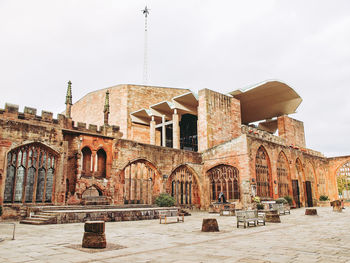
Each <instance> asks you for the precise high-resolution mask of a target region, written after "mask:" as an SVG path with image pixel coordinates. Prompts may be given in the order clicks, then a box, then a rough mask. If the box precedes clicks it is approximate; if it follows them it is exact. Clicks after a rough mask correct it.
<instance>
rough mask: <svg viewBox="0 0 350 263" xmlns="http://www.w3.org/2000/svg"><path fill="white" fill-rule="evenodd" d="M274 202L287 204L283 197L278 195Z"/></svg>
mask: <svg viewBox="0 0 350 263" xmlns="http://www.w3.org/2000/svg"><path fill="white" fill-rule="evenodd" d="M276 203H277V204H287V203H288V201H287V200H286V199H285V198H283V197H280V198H277V199H276Z"/></svg>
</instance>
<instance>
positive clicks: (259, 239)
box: [0, 207, 350, 263]
mask: <svg viewBox="0 0 350 263" xmlns="http://www.w3.org/2000/svg"><path fill="white" fill-rule="evenodd" d="M317 210H318V214H319V215H318V216H305V215H304V212H305V209H303V208H302V209H296V210H292V211H291V215H285V216H281V221H282V223H280V224H276V223H275V224H274V223H267V224H266V226H259V227H251V228H249V229H244V228H243V227H242V228H239V229H237V228H236V218H235V217H228V216H221V217H220V216H219V215H216V214H208V213H203V212H196V213H192V216H189V217H185V223H177V224H167V225H163V224H162V225H160V224H159V221H158V220H146V221H132V222H110V223H106V236H107V242H108V244H109V247H107V249H104V250H90V249H85V250H82V249H81V248H80V244H81V241H82V237H83V231H84V230H83V229H84V226H83V224H81V223H78V224H63V225H45V226H34V225H22V224H16V239H15V240H11V229H10V228H11V227H10V226H8V225H4V224H0V237H2V238H5V241H3V242H0V262H96V263H97V262H100V263H102V262H106V263H107V262H254V263H256V262H350V245H349V244H350V235H349V233H350V208H347V209H346V210H343V213H335V212H332V211H331V208H330V207H326V208H317ZM203 218H217V220H218V224H219V228H220V232H218V233H202V232H201V224H202V219H203Z"/></svg>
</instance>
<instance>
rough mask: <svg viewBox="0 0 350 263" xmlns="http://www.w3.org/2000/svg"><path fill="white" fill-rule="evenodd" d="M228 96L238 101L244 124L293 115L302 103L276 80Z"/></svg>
mask: <svg viewBox="0 0 350 263" xmlns="http://www.w3.org/2000/svg"><path fill="white" fill-rule="evenodd" d="M229 94H230V95H232V96H233V97H234V98H236V99H238V100H240V102H241V117H242V123H244V124H248V123H250V122H255V121H260V120H265V119H271V118H274V117H278V116H282V115H288V114H292V113H295V111H296V109H297V108H298V107H299V105H300V103H301V102H302V98H301V97H300V96H299V95H298V93H296V91H295V90H294V89H292V88H291V87H290V86H289V85H287V84H286V83H283V82H281V81H277V80H269V81H265V82H261V83H259V84H257V85H254V86H252V87H249V88H247V89H245V90H235V91H233V92H230V93H229Z"/></svg>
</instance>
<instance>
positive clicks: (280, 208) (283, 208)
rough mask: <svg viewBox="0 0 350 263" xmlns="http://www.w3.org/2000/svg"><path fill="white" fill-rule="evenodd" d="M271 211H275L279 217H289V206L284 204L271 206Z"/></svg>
mask: <svg viewBox="0 0 350 263" xmlns="http://www.w3.org/2000/svg"><path fill="white" fill-rule="evenodd" d="M272 209H273V210H277V212H278V214H279V215H286V214H289V215H290V207H289V205H284V204H272Z"/></svg>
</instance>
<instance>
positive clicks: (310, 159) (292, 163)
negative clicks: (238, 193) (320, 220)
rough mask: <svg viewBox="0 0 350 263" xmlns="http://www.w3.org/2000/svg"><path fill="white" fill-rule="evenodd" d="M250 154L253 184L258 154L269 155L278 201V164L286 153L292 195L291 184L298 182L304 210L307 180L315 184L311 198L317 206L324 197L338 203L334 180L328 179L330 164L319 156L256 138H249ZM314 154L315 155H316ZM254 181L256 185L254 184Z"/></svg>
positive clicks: (273, 196)
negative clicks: (320, 198)
mask: <svg viewBox="0 0 350 263" xmlns="http://www.w3.org/2000/svg"><path fill="white" fill-rule="evenodd" d="M247 138H248V152H249V159H250V162H249V170H250V174H251V180H250V181H251V184H252V185H254V184H255V182H256V154H257V152H258V149H259V147H263V149H264V150H265V151H266V153H267V155H268V163H269V173H270V176H271V178H270V189H271V191H272V192H271V193H270V194H271V197H272V198H273V199H276V198H278V197H280V196H279V193H278V175H277V164H278V163H277V161H278V157H279V154H280V153H281V152H283V153H284V155H285V157H286V159H287V163H288V177H289V195H290V196H292V195H293V192H292V182H291V180H299V191H300V202H301V204H302V206H305V202H306V197H305V189H304V188H305V186H304V183H305V181H306V180H309V179H310V178H312V179H310V180H312V196H313V202H314V205H316V204H317V202H318V199H319V196H320V195H321V194H325V195H328V196H329V197H330V198H332V199H335V198H336V196H335V192H334V187H333V186H334V180H333V179H332V178H331V177H330V176H329V175H328V169H329V163H328V160H327V158H325V157H323V156H321V155H320V154H319V153H318V152H314V151H312V150H309V149H305V148H299V147H295V146H291V145H286V144H285V143H280V142H276V141H275V140H273V141H271V140H268V139H266V138H265V139H263V138H261V137H260V138H259V137H257V136H256V134H253V133H252V135H248V136H247ZM313 153H315V154H313ZM297 160H300V162H301V169H302V171H301V174H300V175H298V172H297ZM253 181H254V182H253Z"/></svg>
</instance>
